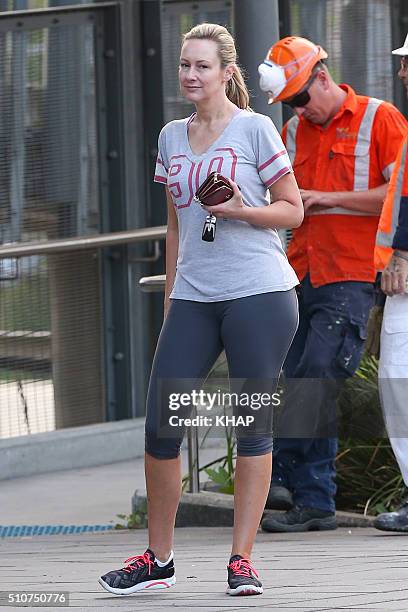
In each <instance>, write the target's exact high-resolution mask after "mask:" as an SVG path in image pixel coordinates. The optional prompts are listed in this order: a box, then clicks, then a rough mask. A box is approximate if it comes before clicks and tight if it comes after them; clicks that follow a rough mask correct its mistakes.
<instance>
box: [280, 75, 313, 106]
mask: <svg viewBox="0 0 408 612" xmlns="http://www.w3.org/2000/svg"><path fill="white" fill-rule="evenodd" d="M317 75H318V73H317V72H316V73H315V74H314V75H313V76H312V78H311V79H309V81H308V83H307V84H306V87H305V88H304V89H303V90H302V91H301V92H300V93H298V94H296V96H293V98H290V99H289V100H282V102H283V104H287V105H288V106H290V108H303V107H304V106H306V104H309V102H310V93H309V87H310V86H311V85H312V83H313V81H314V80H315V78H316V77H317Z"/></svg>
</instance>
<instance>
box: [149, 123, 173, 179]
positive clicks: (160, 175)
mask: <svg viewBox="0 0 408 612" xmlns="http://www.w3.org/2000/svg"><path fill="white" fill-rule="evenodd" d="M168 170H169V165H168V159H167V150H166V133H165V128H163V129H162V131H161V132H160V134H159V141H158V151H157V159H156V168H155V171H154V179H153V180H154V182H155V183H164V184H166V183H167V173H168Z"/></svg>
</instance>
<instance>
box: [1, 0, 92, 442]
mask: <svg viewBox="0 0 408 612" xmlns="http://www.w3.org/2000/svg"><path fill="white" fill-rule="evenodd" d="M40 4H41V6H44V5H45V4H47V3H45V2H42V3H40ZM38 5H39V3H38V2H37V3H36V6H35V7H34V8H39V6H38ZM1 8H2V9H3V10H4V2H3V4H2V6H1ZM9 8H18V7H16V6H15V5H13V6H12V7H9ZM20 8H21V7H20ZM27 8H30V7H28V6H27ZM31 8H33V6H31ZM25 24H26V22H25ZM94 37H95V33H94V26H93V24H92V23H90V22H89V21H86V19H85V18H84V22H83V23H80V24H76V25H58V26H55V27H44V28H37V29H29V27H28V26H27V25H25V27H24V29H22V31H16V30H10V31H4V28H3V30H2V32H0V56H1V58H2V61H1V63H0V108H1V111H2V112H1V114H0V244H3V245H5V244H7V243H19V242H27V241H29V242H39V243H41V242H44V243H45V242H47V241H49V240H53V239H56V238H68V237H75V236H81V235H92V234H97V233H99V228H100V211H99V193H98V151H97V125H96V95H95V57H94ZM100 279H101V271H100V256H99V254H98V252H90V251H86V252H81V253H80V254H78V253H67V254H64V255H53V256H47V257H46V256H41V255H40V256H32V257H23V258H20V259H19V260H16V259H1V260H0V437H9V436H15V435H21V434H26V433H36V432H41V431H48V430H52V429H54V428H56V427H57V428H59V427H66V426H72V425H82V424H87V423H94V422H100V421H101V420H103V419H104V401H103V397H104V393H103V376H102V370H103V368H102V361H103V359H102V354H103V350H102V340H101V336H102V334H101V329H102V324H101V320H102V315H101V308H100V302H101V299H100V293H101V280H100Z"/></svg>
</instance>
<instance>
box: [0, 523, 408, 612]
mask: <svg viewBox="0 0 408 612" xmlns="http://www.w3.org/2000/svg"><path fill="white" fill-rule="evenodd" d="M231 534H232V530H231V529H230V528H184V529H177V530H176V542H175V551H176V556H175V562H176V572H177V584H176V586H175V587H172V588H171V589H168V590H165V591H156V592H153V591H152V592H149V593H147V594H143V593H138V594H135V595H131V596H125V597H123V596H122V597H117V596H113V595H110V594H109V593H107V592H105V591H104V590H103V589H102V588H101V587H100V586H99V584H98V583H97V578H98V577H99V575H101V574H102V573H105V572H106V571H108V570H111V569H115V568H117V567H122V562H123V560H124V559H126V558H127V557H128V556H131V555H134V554H139V553H141V552H143V551H144V549H145V548H146V543H147V533H146V531H145V530H140V531H131V532H129V531H115V532H106V533H104V534H85V535H81V536H47V537H33V538H18V539H16V538H5V539H4V540H3V542H2V546H1V549H0V585H1V590H2V591H6V590H7V591H9V590H13V591H24V590H29V591H37V592H38V591H39V590H45V591H49V592H50V591H51V592H55V591H69V592H70V607H72V608H74V609H75V610H83V611H88V610H97V611H98V612H103V611H105V610H116V609H117V610H120V611H121V612H134V611H139V610H140V611H142V610H143V611H145V610H163V609H166V608H172V609H179V610H182V611H183V612H184V611H185V610H189V609H190V610H194V612H208V611H209V610H216V611H227V610H228V611H233V610H234V611H238V610H249V609H253V608H259V609H262V610H281V611H283V610H292V611H296V612H306V611H307V612H320V611H323V610H324V611H326V610H355V611H360V612H362V611H363V610H366V611H370V612H374V611H375V610H381V611H382V612H394V611H395V612H396V611H399V612H407V610H408V564H407V554H408V538H407V537H405V536H404V535H398V534H397V535H393V534H390V535H388V534H382V533H381V532H378V531H374V530H372V529H356V530H345V529H339V530H337V531H334V532H333V531H329V532H315V533H305V534H284V535H281V534H273V535H272V534H263V533H260V534H259V535H258V538H257V543H256V546H255V550H254V555H253V561H254V566H255V568H256V569H257V570H258V571H259V574H260V577H261V578H262V581H263V583H264V594H263V595H261V596H254V597H229V596H227V595H226V594H225V584H226V583H225V579H226V570H225V565H226V562H227V558H228V553H229V549H230V543H231ZM9 609H13V610H18V609H19V608H17V607H13V608H9ZM30 609H34V608H30ZM42 609H44V610H53V612H55V610H57V609H58V608H52V607H45V608H42Z"/></svg>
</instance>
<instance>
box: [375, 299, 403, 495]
mask: <svg viewBox="0 0 408 612" xmlns="http://www.w3.org/2000/svg"><path fill="white" fill-rule="evenodd" d="M378 376H379V390H380V398H381V405H382V408H383V413H384V420H385V424H386V427H387V433H388V436H389V438H390V442H391V445H392V449H393V451H394V454H395V457H396V459H397V461H398V465H399V467H400V470H401V474H402V477H403V479H404V482H405V485H406V486H407V487H408V294H406V293H405V294H403V295H395V296H393V297H391V298H390V297H387V300H386V302H385V308H384V318H383V324H382V328H381V354H380V363H379V370H378Z"/></svg>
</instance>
